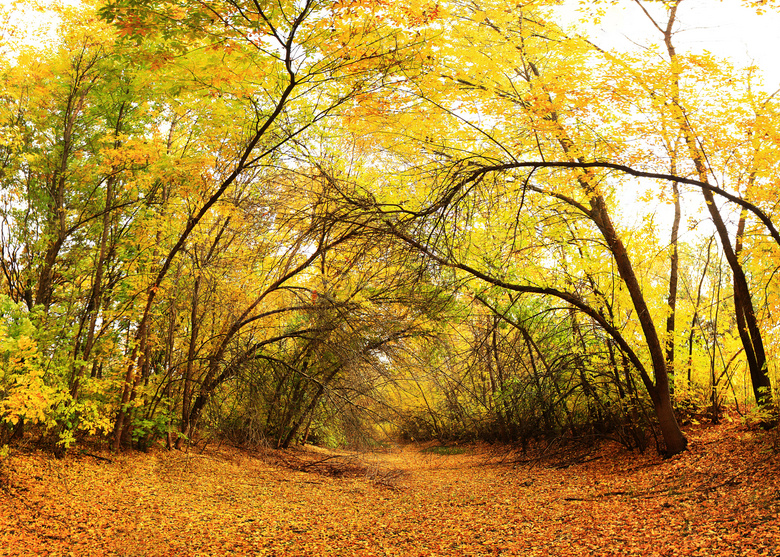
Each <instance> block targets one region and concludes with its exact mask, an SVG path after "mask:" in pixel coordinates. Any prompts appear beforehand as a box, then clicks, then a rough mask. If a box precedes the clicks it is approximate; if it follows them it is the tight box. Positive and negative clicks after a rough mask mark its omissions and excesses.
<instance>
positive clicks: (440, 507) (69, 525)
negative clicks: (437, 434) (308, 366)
mask: <svg viewBox="0 0 780 557" xmlns="http://www.w3.org/2000/svg"><path fill="white" fill-rule="evenodd" d="M689 436H690V438H691V450H690V451H688V452H686V453H685V454H683V455H680V456H678V457H676V458H674V459H671V460H667V461H663V460H661V459H659V458H658V457H656V456H654V455H636V454H631V453H625V452H622V451H620V450H619V449H618V448H616V447H606V448H603V449H601V451H600V452H599V453H598V454H591V455H589V456H588V457H587V458H588V459H590V460H588V461H587V462H584V463H580V464H574V465H572V466H569V467H567V468H563V469H559V468H556V467H553V466H552V464H553V463H554V462H557V463H560V462H561V460H560V459H558V460H555V461H553V460H546V461H538V462H524V463H520V464H514V465H513V464H512V461H513V460H517V459H518V458H519V455H509V456H507V453H506V452H505V451H502V452H500V453H499V452H490V451H489V450H488V449H486V448H471V449H470V452H469V453H468V454H460V455H451V456H440V455H436V454H431V453H423V452H420V451H419V450H418V449H416V448H413V447H407V448H404V449H402V450H399V451H396V452H393V453H388V454H346V453H339V454H337V455H335V454H333V453H326V452H319V453H301V452H295V451H293V452H288V453H276V454H275V455H274V456H273V458H272V459H271V460H272V461H275V462H273V463H272V462H271V461H269V458H268V457H266V458H265V459H258V458H253V457H251V456H250V455H247V454H245V453H241V452H238V451H234V450H221V451H217V452H211V453H206V454H203V455H189V456H188V455H183V454H181V453H177V452H173V453H167V452H162V451H161V452H157V453H153V454H128V455H121V456H116V457H110V456H109V455H102V456H104V457H107V458H111V460H112V462H107V461H104V460H100V459H98V458H95V457H93V456H87V455H82V456H79V457H74V458H70V459H66V460H62V461H59V460H54V459H52V458H50V457H49V456H47V455H41V454H33V455H15V456H12V457H11V458H10V460H7V461H5V462H4V464H3V465H2V468H0V473H1V474H2V476H0V481H2V486H3V489H2V490H0V505H1V506H0V555H19V556H27V555H69V554H72V555H76V556H83V555H122V556H136V555H138V556H141V555H150V556H154V555H160V556H162V555H171V556H173V555H269V556H270V555H276V556H280V557H281V556H303V555H307V556H320V555H344V556H353V555H354V556H374V555H398V556H424V555H425V556H437V555H453V556H455V555H458V556H465V555H523V556H527V555H529V556H530V555H562V556H563V555H703V556H704V555H706V556H713V555H780V550H779V549H778V543H777V542H778V540H780V522H779V521H778V512H780V491H779V490H778V477H779V476H778V471H780V465H778V456H777V452H775V451H773V449H772V447H771V446H770V445H768V444H767V442H768V441H767V438H766V437H767V436H766V434H763V433H756V432H747V431H743V430H741V429H739V428H736V427H733V426H732V427H721V428H710V429H701V430H699V431H693V432H689ZM98 456H100V455H98ZM282 460H283V461H285V463H284V465H281V464H280V462H279V461H282ZM291 468H298V469H299V470H293V469H291ZM334 474H335V475H336V476H338V477H334Z"/></svg>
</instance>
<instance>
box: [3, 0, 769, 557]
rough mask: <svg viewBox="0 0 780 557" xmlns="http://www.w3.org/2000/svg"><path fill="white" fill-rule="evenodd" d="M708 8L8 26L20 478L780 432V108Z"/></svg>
mask: <svg viewBox="0 0 780 557" xmlns="http://www.w3.org/2000/svg"><path fill="white" fill-rule="evenodd" d="M694 2H695V0H656V1H653V0H634V1H633V2H630V1H629V0H624V2H614V1H607V0H601V1H593V2H588V3H587V4H586V3H583V4H582V5H581V6H579V9H580V10H581V11H580V12H579V17H580V18H581V19H580V21H579V22H578V23H574V24H573V23H571V21H570V19H565V18H563V17H562V16H561V14H562V10H563V7H562V6H561V2H559V1H556V0H527V1H521V2H506V1H504V0H474V1H468V2H458V1H448V0H443V1H439V2H435V1H427V0H409V1H404V2H392V1H386V0H272V1H266V0H109V1H100V0H94V1H93V0H85V1H84V2H78V3H67V2H66V3H58V2H52V3H48V2H44V3H36V2H27V1H21V2H17V3H14V4H13V5H7V6H6V7H5V8H2V11H0V31H2V39H0V40H1V41H2V42H0V98H1V99H2V102H0V270H1V271H2V273H0V361H1V362H2V369H0V447H2V456H3V458H5V457H7V456H8V455H9V454H11V452H13V451H14V450H16V449H14V447H27V448H30V447H35V448H36V450H41V451H43V453H42V454H49V455H54V456H56V457H57V458H62V457H66V458H67V457H72V455H74V454H80V453H79V451H81V452H83V451H89V452H90V454H98V451H105V452H101V453H100V454H102V455H116V454H127V453H128V452H130V453H134V452H135V451H149V450H150V449H154V450H158V449H163V450H164V449H166V448H167V449H169V450H173V454H184V453H186V454H189V451H191V450H194V449H197V448H198V447H201V448H202V447H203V446H205V445H206V444H208V443H211V444H216V443H220V444H225V446H232V447H243V448H247V449H250V450H260V449H262V450H271V449H273V450H277V449H282V450H289V449H291V448H294V447H296V446H301V445H317V446H320V447H326V448H330V449H334V450H335V449H357V450H367V449H381V448H383V447H387V446H388V443H404V442H406V443H409V442H414V443H428V442H433V441H435V442H436V443H440V444H443V445H442V446H449V445H448V444H450V445H451V444H453V443H458V444H459V445H457V446H461V444H465V443H473V442H481V443H498V444H500V445H501V446H507V447H509V446H511V447H515V449H517V450H520V448H522V449H523V450H528V451H531V452H533V450H534V449H535V448H536V449H538V448H539V447H549V446H550V443H552V442H553V441H555V442H556V443H558V444H560V445H561V446H563V445H565V444H566V443H574V442H576V443H579V444H580V446H588V447H592V446H595V445H596V444H597V443H603V442H606V441H609V442H611V443H613V444H614V446H616V447H621V448H622V450H625V451H627V453H626V454H635V455H638V454H652V455H656V456H659V455H660V456H663V457H672V456H674V455H679V454H682V453H684V452H685V451H686V448H688V447H689V437H690V434H689V430H688V428H689V427H696V426H699V425H701V424H705V423H707V424H718V423H720V422H723V421H724V420H728V421H729V423H738V424H741V427H748V428H756V429H757V430H767V431H771V428H772V427H773V426H774V424H775V421H776V397H777V383H778V380H779V379H780V374H779V373H778V356H780V329H778V326H777V324H776V323H775V319H777V318H778V313H779V312H780V280H778V276H777V275H778V270H779V269H780V231H779V230H778V227H780V218H778V215H780V207H778V203H780V131H778V122H780V99H778V97H777V96H776V95H775V93H774V92H773V91H774V88H773V86H772V84H766V83H764V81H763V77H762V76H763V74H762V69H761V68H760V67H756V66H749V67H743V66H740V65H738V64H736V63H734V61H733V60H731V59H729V58H726V57H720V56H717V55H715V54H712V53H710V52H709V51H707V50H704V51H702V50H695V49H689V48H687V47H686V46H684V45H682V44H680V42H679V41H678V39H679V37H680V36H681V35H682V34H683V33H684V31H685V29H686V28H689V27H693V26H695V25H696V23H697V22H696V21H686V20H685V18H684V15H685V13H687V12H684V8H685V7H686V5H687V4H689V3H694ZM620 3H623V4H632V5H633V8H634V9H635V13H636V14H637V19H636V21H634V22H633V24H634V25H635V26H636V27H637V28H640V27H641V28H642V29H643V30H644V31H643V35H642V36H649V37H652V40H651V41H650V42H648V43H647V44H644V43H643V44H635V45H634V48H632V49H627V48H620V49H618V48H612V47H611V46H609V45H604V44H599V42H598V40H596V39H594V38H593V36H592V35H589V34H588V26H591V27H592V26H595V25H597V24H598V22H599V20H600V18H601V17H602V15H603V13H605V12H607V11H608V10H610V9H612V8H613V7H614V4H620ZM566 4H567V9H569V8H571V9H575V8H577V6H573V7H572V6H571V4H572V3H571V2H567V3H566ZM574 4H576V2H575V3H574ZM743 4H744V6H742V8H743V9H746V10H748V11H751V12H752V13H755V11H756V10H768V11H770V12H772V11H776V9H777V7H776V6H775V5H774V4H772V3H771V2H770V3H767V2H747V1H746V2H743ZM33 20H34V21H36V22H37V23H36V24H35V25H33V24H31V23H30V22H31V21H33ZM567 440H568V441H567ZM712 443H714V444H715V445H717V438H715V440H713V441H712ZM515 449H513V450H515ZM177 450H178V452H177ZM278 454H293V453H284V452H282V453H278ZM296 454H297V453H296ZM529 454H530V453H529ZM493 456H495V455H493ZM96 458H97V457H96ZM100 458H103V459H104V460H105V459H109V458H111V457H108V456H102V457H100ZM301 458H303V457H301ZM491 458H492V457H491ZM648 458H650V457H648ZM139 462H142V461H139ZM139 465H140V464H139ZM303 467H304V468H305V467H306V466H303ZM299 468H300V467H299ZM574 500H576V499H574ZM604 512H605V513H608V512H609V511H608V510H605V511H604ZM280 554H284V552H282V553H280ZM302 554H306V553H302ZM312 554H316V553H312ZM427 554H430V553H427ZM433 554H436V553H435V552H434V553H433ZM442 554H444V553H442Z"/></svg>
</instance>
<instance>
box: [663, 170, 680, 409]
mask: <svg viewBox="0 0 780 557" xmlns="http://www.w3.org/2000/svg"><path fill="white" fill-rule="evenodd" d="M676 173H677V172H676V169H675V168H674V167H672V174H676ZM672 190H673V191H672V194H673V195H674V220H673V221H672V238H671V244H672V257H671V260H670V262H669V301H668V304H669V316H668V317H667V318H666V367H667V371H668V373H669V394H670V395H671V396H674V386H675V385H674V383H675V372H676V369H675V365H674V336H675V317H676V310H677V284H678V277H679V261H680V256H679V253H678V245H677V244H678V235H679V231H680V216H681V215H680V213H681V211H680V188H679V186H678V184H677V182H673V183H672Z"/></svg>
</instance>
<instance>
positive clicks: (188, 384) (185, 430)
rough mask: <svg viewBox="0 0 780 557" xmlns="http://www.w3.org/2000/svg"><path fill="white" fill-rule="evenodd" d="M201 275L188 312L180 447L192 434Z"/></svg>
mask: <svg viewBox="0 0 780 557" xmlns="http://www.w3.org/2000/svg"><path fill="white" fill-rule="evenodd" d="M200 282H201V276H200V275H198V278H196V279H195V287H194V288H193V292H192V311H191V312H190V343H189V347H188V348H187V363H186V364H185V367H184V390H183V392H182V399H181V427H180V428H179V430H180V431H181V435H180V436H179V437H178V439H176V448H177V449H181V448H182V445H183V443H184V441H185V439H189V438H190V436H191V435H192V426H191V423H190V410H191V408H190V398H192V373H193V368H194V366H195V354H196V344H197V341H198V331H199V324H200V321H199V320H198V296H199V294H200Z"/></svg>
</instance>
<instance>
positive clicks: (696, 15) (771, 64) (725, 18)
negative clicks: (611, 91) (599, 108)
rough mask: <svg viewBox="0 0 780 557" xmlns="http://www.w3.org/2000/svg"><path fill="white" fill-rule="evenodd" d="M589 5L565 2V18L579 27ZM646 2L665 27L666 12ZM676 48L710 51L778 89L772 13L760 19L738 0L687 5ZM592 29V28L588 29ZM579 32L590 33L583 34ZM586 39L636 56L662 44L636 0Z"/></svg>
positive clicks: (625, 0) (779, 65)
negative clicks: (643, 48)
mask: <svg viewBox="0 0 780 557" xmlns="http://www.w3.org/2000/svg"><path fill="white" fill-rule="evenodd" d="M588 4H590V2H587V1H584V0H565V2H564V7H563V9H562V10H561V12H560V13H561V14H562V15H563V16H564V18H565V19H567V20H568V21H569V22H570V23H574V22H576V21H577V20H578V19H579V18H580V17H581V16H582V15H583V12H582V11H580V8H581V7H582V9H583V10H584V11H587V10H588V7H587V6H588ZM654 4H656V6H653V5H652V3H648V2H645V5H647V6H648V7H650V8H655V12H654V15H655V14H658V15H657V20H658V21H659V24H660V25H661V26H662V27H663V26H664V23H665V20H664V17H665V15H664V11H663V9H662V8H661V7H660V6H659V5H657V4H659V3H657V2H656V3H654ZM677 19H678V24H677V26H675V30H676V34H675V45H676V47H677V50H678V52H685V51H687V52H702V51H705V50H707V51H709V52H711V53H712V54H714V55H717V56H723V57H727V58H731V59H732V60H733V63H734V65H735V66H737V67H744V66H748V65H756V66H758V67H759V68H760V69H761V71H762V73H763V75H764V79H765V88H766V89H767V90H769V91H774V90H775V89H777V88H780V56H779V54H780V13H778V12H776V11H772V10H768V11H767V12H766V13H764V14H762V15H758V14H757V13H756V11H755V9H753V8H748V7H745V6H744V5H743V4H742V2H740V1H739V0H683V1H682V3H681V4H680V8H679V9H678V12H677ZM589 27H593V26H589ZM579 31H580V32H583V31H586V29H580V30H579ZM588 36H589V37H590V38H591V39H592V40H594V42H596V44H598V45H599V46H601V47H602V48H610V49H613V48H614V49H618V50H623V49H626V50H632V49H637V48H640V47H641V45H647V44H649V43H652V42H656V43H658V42H660V41H661V40H662V38H661V36H660V33H659V31H658V30H657V29H655V28H654V27H653V26H652V24H651V23H650V22H649V21H648V19H647V17H646V16H645V14H644V13H643V12H642V11H641V9H640V8H639V6H638V5H637V4H636V2H635V1H634V0H618V1H617V2H616V5H615V6H612V7H610V8H609V9H608V10H607V13H606V15H605V17H604V18H603V19H602V21H601V22H600V23H599V24H598V25H597V26H596V28H595V29H593V30H591V31H590V32H588Z"/></svg>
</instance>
